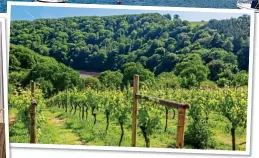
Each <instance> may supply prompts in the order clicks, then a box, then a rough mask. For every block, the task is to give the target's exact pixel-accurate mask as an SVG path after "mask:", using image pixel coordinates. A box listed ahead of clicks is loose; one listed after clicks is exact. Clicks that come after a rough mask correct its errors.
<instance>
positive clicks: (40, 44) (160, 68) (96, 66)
mask: <svg viewBox="0 0 259 158" xmlns="http://www.w3.org/2000/svg"><path fill="white" fill-rule="evenodd" d="M249 21H250V19H249V16H246V15H244V16H242V17H240V18H237V19H235V18H232V19H229V20H219V21H218V20H211V21H209V23H208V24H206V25H205V26H196V27H194V28H193V27H192V24H191V23H189V22H188V21H183V20H181V19H180V18H179V16H178V15H175V16H174V17H173V18H172V17H171V16H170V15H160V14H158V13H154V14H139V15H119V16H105V17H97V16H94V17H69V18H60V19H38V20H34V21H13V22H12V23H11V43H13V44H16V45H19V44H21V45H24V46H26V47H28V48H30V49H32V50H34V51H35V52H37V53H39V54H41V55H46V56H52V57H54V58H55V59H56V60H57V61H59V62H62V63H64V64H66V65H68V66H71V67H72V68H74V69H77V70H86V71H98V72H100V71H105V70H118V69H121V67H122V65H124V64H125V63H127V62H140V63H141V64H142V65H143V66H144V67H145V68H147V69H149V70H150V71H152V72H154V73H155V74H160V73H161V72H164V71H171V70H173V68H174V66H175V65H176V64H177V63H179V62H181V61H182V58H183V57H184V56H186V55H188V54H190V53H202V54H201V55H202V56H204V57H203V62H204V64H209V63H210V62H211V60H213V59H214V60H220V61H223V63H224V64H225V63H226V64H227V63H228V62H226V61H224V60H222V58H223V57H225V56H226V55H228V56H231V58H233V59H232V60H234V61H233V62H232V63H231V64H232V65H234V66H236V67H237V68H238V69H240V70H247V69H248V61H247V60H248V56H249V55H248V53H249V51H248V50H249V49H248V48H249V26H250V23H249ZM212 52H215V53H216V55H215V56H219V57H218V58H213V59H210V60H206V57H207V56H208V55H209V54H211V53H212ZM218 54H219V55H218ZM244 59H245V60H244ZM212 78H213V77H212Z"/></svg>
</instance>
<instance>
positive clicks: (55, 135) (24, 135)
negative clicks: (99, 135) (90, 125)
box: [9, 109, 83, 145]
mask: <svg viewBox="0 0 259 158" xmlns="http://www.w3.org/2000/svg"><path fill="white" fill-rule="evenodd" d="M9 112H10V114H11V115H10V116H12V115H14V114H15V113H16V112H17V110H16V109H11V110H10V111H9ZM16 114H17V113H16ZM44 115H45V117H46V118H48V119H47V120H46V123H45V124H44V125H43V126H42V127H41V128H40V129H38V131H37V134H38V143H40V144H70V145H79V144H83V143H82V142H81V141H80V137H78V136H77V135H76V134H75V133H74V132H73V130H72V129H69V128H68V127H67V124H66V123H65V122H64V121H63V120H60V119H59V118H57V116H58V113H52V112H50V111H48V110H47V111H44ZM10 118H12V117H10ZM27 127H28V126H27V125H25V123H24V122H22V121H21V119H19V118H17V120H16V121H15V122H14V123H13V125H12V126H11V127H10V133H9V135H10V142H11V143H29V141H30V140H29V138H30V135H29V130H28V128H27Z"/></svg>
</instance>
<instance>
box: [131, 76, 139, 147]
mask: <svg viewBox="0 0 259 158" xmlns="http://www.w3.org/2000/svg"><path fill="white" fill-rule="evenodd" d="M133 84H134V85H133V110H132V147H136V142H137V113H138V97H137V94H138V93H139V76H138V75H134V83H133Z"/></svg>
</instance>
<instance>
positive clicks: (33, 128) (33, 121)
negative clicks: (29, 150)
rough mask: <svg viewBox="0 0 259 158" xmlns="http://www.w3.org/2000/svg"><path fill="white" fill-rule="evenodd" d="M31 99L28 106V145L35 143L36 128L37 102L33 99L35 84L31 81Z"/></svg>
mask: <svg viewBox="0 0 259 158" xmlns="http://www.w3.org/2000/svg"><path fill="white" fill-rule="evenodd" d="M31 97H32V102H31V106H30V143H37V126H36V107H37V102H36V100H35V99H34V97H35V82H33V81H31Z"/></svg>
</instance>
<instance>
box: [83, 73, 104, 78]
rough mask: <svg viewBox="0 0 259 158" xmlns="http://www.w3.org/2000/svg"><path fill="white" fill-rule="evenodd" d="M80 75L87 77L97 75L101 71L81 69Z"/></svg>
mask: <svg viewBox="0 0 259 158" xmlns="http://www.w3.org/2000/svg"><path fill="white" fill-rule="evenodd" d="M79 72H80V77H82V78H86V77H97V76H98V75H99V74H100V73H98V72H88V71H79Z"/></svg>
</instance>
